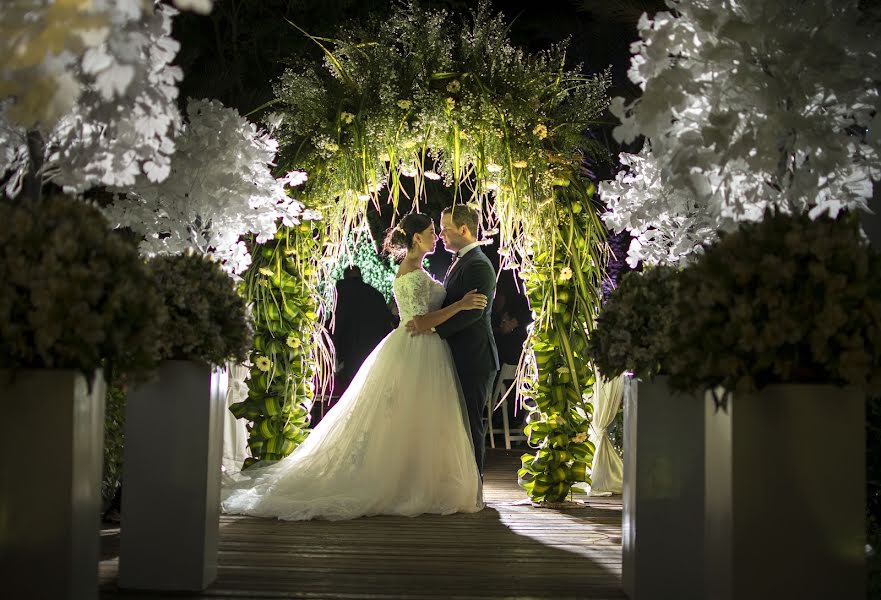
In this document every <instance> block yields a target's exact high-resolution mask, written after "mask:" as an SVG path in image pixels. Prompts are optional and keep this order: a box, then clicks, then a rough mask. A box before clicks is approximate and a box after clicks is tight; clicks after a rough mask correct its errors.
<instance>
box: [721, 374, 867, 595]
mask: <svg viewBox="0 0 881 600" xmlns="http://www.w3.org/2000/svg"><path fill="white" fill-rule="evenodd" d="M718 396H719V391H718V390H717V397H718ZM865 405H866V399H865V395H864V394H863V393H861V392H859V391H857V390H853V389H842V388H836V387H833V386H819V385H818V386H811V385H774V386H768V387H767V388H764V389H763V390H761V391H760V392H758V393H757V394H754V395H749V396H738V395H731V396H729V397H728V399H727V404H726V407H725V409H724V410H723V409H717V406H716V402H715V401H714V400H713V396H712V393H711V392H707V397H706V399H705V404H704V406H705V410H706V426H707V437H706V485H707V497H706V503H707V504H706V510H707V527H706V549H707V563H706V564H707V572H706V582H707V598H713V600H740V599H741V598H749V599H750V600H762V599H769V600H770V599H772V598H773V599H775V600H776V599H779V598H798V599H800V600H801V599H808V598H818V599H819V598H824V599H825V598H835V599H836V600H850V599H853V600H862V599H863V598H865V594H866V591H865V586H866V579H865V555H864V553H865V550H864V545H865V518H866V514H865V498H866V461H865V452H866V440H865V431H866V429H865Z"/></svg>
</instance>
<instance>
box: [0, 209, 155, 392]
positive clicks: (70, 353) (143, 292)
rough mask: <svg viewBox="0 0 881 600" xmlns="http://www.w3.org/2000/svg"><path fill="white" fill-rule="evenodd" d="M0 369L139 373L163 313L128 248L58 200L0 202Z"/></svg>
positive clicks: (93, 218) (147, 363)
mask: <svg viewBox="0 0 881 600" xmlns="http://www.w3.org/2000/svg"><path fill="white" fill-rule="evenodd" d="M0 222H2V223H4V224H5V226H4V227H3V228H2V229H0V342H2V343H0V364H2V365H3V366H4V367H6V368H13V369H17V368H48V369H75V370H78V371H82V372H83V373H87V374H89V375H90V374H91V373H92V372H94V371H95V370H96V369H99V368H102V367H107V368H112V369H114V370H117V369H118V370H120V371H123V372H125V371H139V372H143V371H147V370H149V369H151V368H152V367H154V366H155V364H156V361H157V359H158V356H159V354H158V353H159V341H158V336H157V335H156V332H157V329H158V328H161V327H162V326H163V324H164V323H165V319H166V316H165V311H164V308H163V304H162V301H161V299H160V297H159V294H158V292H157V291H156V288H155V285H154V279H153V277H152V275H151V274H150V273H149V271H148V270H147V268H146V266H145V265H144V263H143V262H142V261H141V259H140V258H139V257H138V251H137V248H135V247H134V246H133V245H132V244H129V243H128V242H127V241H125V240H124V239H123V238H122V236H120V235H119V234H117V233H114V232H112V231H111V230H110V226H109V224H108V223H107V221H106V220H105V219H104V217H103V216H102V215H101V213H100V212H99V211H98V209H96V208H93V207H91V206H88V205H87V204H85V203H82V202H79V201H76V200H73V199H71V198H68V197H65V196H51V197H48V198H46V199H44V200H41V201H38V202H27V203H22V204H10V203H5V202H4V203H0Z"/></svg>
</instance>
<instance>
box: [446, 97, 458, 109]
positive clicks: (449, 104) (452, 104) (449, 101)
mask: <svg viewBox="0 0 881 600" xmlns="http://www.w3.org/2000/svg"><path fill="white" fill-rule="evenodd" d="M446 104H447V110H453V109H454V108H456V101H455V100H454V99H453V98H451V97H449V96H447V102H446Z"/></svg>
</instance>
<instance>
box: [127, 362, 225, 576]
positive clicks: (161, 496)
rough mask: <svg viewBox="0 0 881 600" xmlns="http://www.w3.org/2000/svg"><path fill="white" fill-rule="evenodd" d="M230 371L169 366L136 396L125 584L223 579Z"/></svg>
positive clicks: (130, 419)
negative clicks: (220, 554)
mask: <svg viewBox="0 0 881 600" xmlns="http://www.w3.org/2000/svg"><path fill="white" fill-rule="evenodd" d="M226 387H227V373H226V371H224V370H218V369H211V368H210V367H209V366H207V365H204V364H200V363H195V362H189V361H165V362H163V363H162V365H161V366H160V368H159V372H158V377H157V379H155V380H153V381H150V382H148V383H145V384H143V385H140V386H138V387H136V388H133V389H131V390H130V391H129V394H128V399H127V406H126V419H125V456H124V459H125V460H124V463H123V480H122V523H121V531H120V556H119V587H121V588H130V589H150V590H177V591H197V590H202V589H204V588H206V587H207V586H208V585H209V584H210V583H211V582H212V581H214V578H215V577H216V576H217V537H218V533H219V523H220V465H221V462H222V456H223V413H224V411H225V410H226Z"/></svg>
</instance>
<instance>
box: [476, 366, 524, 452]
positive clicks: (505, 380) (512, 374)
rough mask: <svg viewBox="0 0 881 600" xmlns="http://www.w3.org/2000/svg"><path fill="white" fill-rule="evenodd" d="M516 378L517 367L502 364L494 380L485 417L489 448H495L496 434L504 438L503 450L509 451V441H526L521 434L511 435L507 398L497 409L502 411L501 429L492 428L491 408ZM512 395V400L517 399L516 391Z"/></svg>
mask: <svg viewBox="0 0 881 600" xmlns="http://www.w3.org/2000/svg"><path fill="white" fill-rule="evenodd" d="M516 378H517V366H516V365H509V364H502V366H501V368H500V369H499V377H498V379H497V380H496V386H495V389H493V393H492V396H491V397H490V402H489V404H488V405H487V407H486V417H487V428H486V432H487V433H488V434H489V445H490V448H495V447H496V440H495V434H497V433H501V434H503V435H504V436H505V449H506V450H510V449H511V441H512V440H517V441H525V440H526V436H525V435H523V434H514V435H511V425H510V423H509V422H508V399H507V398H505V399H504V400H502V403H501V405H499V408H500V409H501V411H502V427H501V429H499V428H496V427H493V425H492V422H493V415H492V413H493V408H495V406H496V405H497V404H498V403H499V398H500V397H501V396H502V394H504V393H505V392H506V391H507V389H508V386H509V385H510V382H511V381H513V380H514V379H516ZM513 393H514V398H515V399H516V397H517V392H516V390H515V391H514V392H513Z"/></svg>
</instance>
